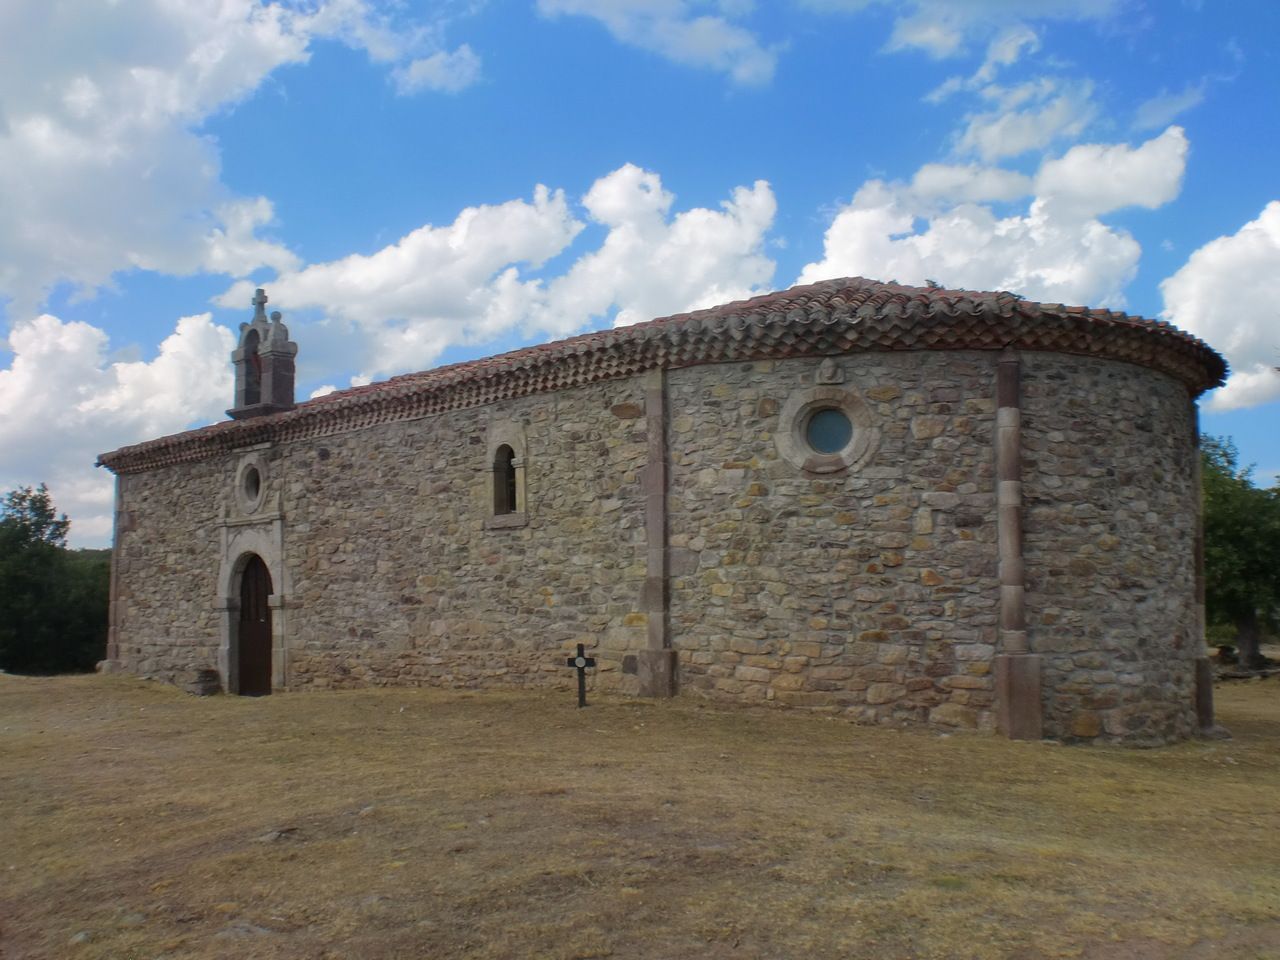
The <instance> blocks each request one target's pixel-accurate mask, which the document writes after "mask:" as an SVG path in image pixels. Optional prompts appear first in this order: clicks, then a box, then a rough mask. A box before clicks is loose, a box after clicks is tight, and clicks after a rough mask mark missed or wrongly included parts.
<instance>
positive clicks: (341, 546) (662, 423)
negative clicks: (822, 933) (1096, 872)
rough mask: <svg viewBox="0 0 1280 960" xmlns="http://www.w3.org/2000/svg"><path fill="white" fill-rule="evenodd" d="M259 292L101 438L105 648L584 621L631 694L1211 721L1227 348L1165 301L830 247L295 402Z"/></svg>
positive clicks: (403, 677) (568, 631) (410, 662)
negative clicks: (158, 398) (917, 266)
mask: <svg viewBox="0 0 1280 960" xmlns="http://www.w3.org/2000/svg"><path fill="white" fill-rule="evenodd" d="M266 301H267V297H266V296H265V294H264V293H263V292H262V291H259V292H258V294H257V295H255V297H254V300H253V307H254V315H253V319H252V320H251V321H250V322H247V323H245V324H242V325H241V339H240V343H239V345H238V346H237V348H236V351H235V353H234V354H233V355H232V362H233V364H234V365H235V369H236V394H235V397H234V398H231V399H232V400H233V406H232V408H231V409H230V410H229V411H228V413H229V415H230V419H228V420H226V421H223V422H220V423H217V424H214V425H212V426H209V427H204V428H201V429H198V430H192V431H189V432H187V433H183V434H178V435H176V436H172V437H163V438H159V439H156V440H152V441H148V442H145V443H141V444H138V445H135V446H132V447H125V448H122V449H120V450H116V451H114V452H111V453H107V454H103V455H102V457H101V458H100V460H99V462H100V463H101V464H102V465H104V466H107V467H108V468H109V469H111V470H112V471H113V472H114V473H115V474H116V475H117V485H116V528H115V546H114V554H113V569H112V604H111V634H110V639H109V644H108V653H107V659H106V661H104V664H103V667H104V669H110V670H121V671H127V672H130V673H134V674H139V675H143V676H151V677H157V678H161V679H165V680H168V681H171V682H179V683H182V682H192V681H193V678H196V677H199V678H200V683H201V684H202V685H203V687H204V688H209V687H211V686H217V685H218V684H220V685H221V686H222V688H223V689H226V690H227V691H228V692H232V693H265V692H269V691H283V690H304V689H315V688H336V687H355V686H366V685H413V686H418V685H422V686H427V685H430V686H443V687H475V688H484V687H508V688H510V687H526V686H529V687H532V686H537V687H548V686H550V687H560V688H566V689H567V688H569V687H571V686H572V685H573V684H574V683H575V682H576V681H575V678H574V677H573V676H572V672H571V671H569V670H567V669H565V667H564V664H565V656H566V653H572V651H573V650H574V649H575V647H576V644H579V643H581V644H583V645H584V646H585V647H586V649H587V650H588V651H589V653H590V654H591V655H592V656H594V657H595V658H596V664H597V666H596V668H595V674H594V677H593V681H592V682H593V683H594V687H595V689H596V690H599V691H611V692H617V693H622V694H630V695H639V696H673V695H681V696H690V695H692V696H703V697H709V698H713V699H716V700H722V701H737V702H746V703H767V704H774V705H782V706H789V707H796V708H806V709H810V710H815V711H822V712H827V713H833V714H840V715H844V716H847V717H850V718H852V719H855V720H858V721H863V722H870V723H901V722H916V723H927V724H932V725H936V726H939V727H946V728H972V729H978V730H989V731H993V732H998V733H1001V734H1003V735H1005V736H1009V737H1013V738H1018V739H1038V738H1040V737H1049V738H1055V739H1060V740H1080V741H1089V740H1114V741H1121V742H1131V743H1142V744H1148V743H1167V742H1171V741H1175V740H1179V739H1182V738H1186V737H1189V736H1192V735H1195V734H1196V733H1197V732H1198V731H1200V730H1201V729H1204V728H1205V726H1206V724H1207V725H1209V726H1211V725H1212V693H1211V688H1208V686H1207V684H1208V680H1207V678H1208V676H1209V674H1208V672H1207V671H1205V670H1204V669H1203V663H1204V661H1203V658H1204V656H1205V645H1204V610H1203V577H1202V571H1201V570H1200V562H1201V561H1200V557H1201V554H1202V550H1201V544H1200V538H1201V534H1200V519H1199V511H1200V498H1199V476H1198V470H1199V457H1198V451H1197V445H1198V442H1197V421H1196V406H1195V398H1196V397H1197V396H1198V395H1199V394H1200V393H1202V392H1203V391H1204V390H1206V389H1209V388H1211V387H1213V386H1216V385H1218V384H1220V383H1221V382H1222V381H1223V378H1224V377H1225V374H1226V367H1225V364H1224V363H1223V361H1222V359H1221V357H1219V356H1218V354H1216V353H1215V352H1214V351H1213V350H1211V349H1210V348H1209V347H1207V346H1206V345H1205V344H1203V343H1201V342H1200V341H1198V340H1196V339H1195V338H1193V337H1191V336H1189V335H1187V334H1184V333H1182V332H1180V331H1178V330H1176V329H1174V328H1172V327H1170V326H1169V325H1168V324H1164V323H1159V322H1156V321H1150V320H1144V319H1142V318H1139V317H1131V316H1127V315H1125V314H1122V313H1117V312H1114V311H1108V310H1091V309H1086V308H1082V307H1064V306H1062V305H1057V304H1037V303H1030V302H1028V301H1025V300H1022V299H1021V298H1019V297H1016V296H1014V295H1011V294H1007V293H979V292H973V291H964V290H945V289H937V288H927V289H926V288H914V287H906V286H900V285H897V284H885V283H877V282H874V281H870V280H864V279H861V278H852V279H841V280H831V281H825V282H822V283H817V284H810V285H807V286H801V287H794V288H792V289H789V290H785V291H781V292H778V293H772V294H767V295H765V296H761V297H756V298H754V299H751V300H745V301H739V302H736V303H730V304H725V305H723V306H720V307H715V308H712V309H709V310H701V311H696V312H693V313H688V314H681V315H678V316H673V317H665V318H661V319H658V320H653V321H650V322H649V323H644V324H638V325H636V326H633V327H627V328H620V329H615V330H607V331H600V332H596V333H589V334H585V335H582V336H579V337H574V338H572V339H569V340H564V341H559V342H556V343H550V344H544V345H540V346H535V347H530V348H526V349H522V350H517V351H515V352H512V353H508V354H504V355H501V356H497V357H491V358H486V359H483V360H477V361H471V362H466V363H461V364H455V365H452V366H447V367H440V368H437V369H435V370H429V371H425V372H423V373H416V374H409V375H405V376H401V377H395V378H393V379H391V380H388V381H386V382H383V383H377V384H370V385H368V386H363V387H356V388H352V389H350V390H345V391H339V392H337V393H332V394H329V395H327V396H324V397H320V398H318V399H315V400H310V401H307V402H304V403H300V404H297V403H295V402H294V398H293V382H294V358H295V355H296V353H297V349H298V347H297V345H296V344H294V343H293V341H292V340H290V337H289V332H288V329H287V328H286V327H285V325H284V323H283V321H282V318H281V315H280V314H279V313H273V314H271V316H270V317H268V316H267V314H266V312H265V309H264V307H265V304H266ZM211 671H216V673H214V672H211Z"/></svg>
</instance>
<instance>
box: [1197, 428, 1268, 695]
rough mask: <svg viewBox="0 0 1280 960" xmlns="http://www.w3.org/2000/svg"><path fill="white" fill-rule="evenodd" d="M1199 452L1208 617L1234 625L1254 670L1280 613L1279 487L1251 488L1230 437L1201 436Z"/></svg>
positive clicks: (1247, 663) (1242, 659)
mask: <svg viewBox="0 0 1280 960" xmlns="http://www.w3.org/2000/svg"><path fill="white" fill-rule="evenodd" d="M1200 451H1201V459H1202V487H1203V494H1204V566H1205V602H1206V606H1207V614H1208V619H1209V622H1210V623H1222V624H1229V625H1231V626H1232V627H1234V629H1235V631H1236V648H1237V650H1238V651H1239V655H1240V663H1241V664H1242V665H1243V666H1245V667H1247V668H1249V669H1253V670H1256V669H1258V668H1260V667H1262V666H1264V664H1265V660H1264V659H1263V657H1262V653H1261V651H1260V650H1259V644H1260V643H1261V639H1262V630H1263V628H1264V627H1265V628H1267V629H1275V628H1276V626H1277V618H1278V616H1280V489H1277V488H1274V487H1273V488H1272V489H1270V490H1263V489H1259V488H1258V487H1255V486H1254V484H1253V478H1252V475H1251V474H1252V468H1251V467H1244V468H1241V467H1240V463H1239V454H1238V453H1237V452H1236V448H1235V445H1234V444H1233V443H1232V442H1231V441H1230V440H1229V439H1225V440H1224V439H1220V438H1217V437H1205V438H1204V439H1203V441H1202V443H1201V448H1200Z"/></svg>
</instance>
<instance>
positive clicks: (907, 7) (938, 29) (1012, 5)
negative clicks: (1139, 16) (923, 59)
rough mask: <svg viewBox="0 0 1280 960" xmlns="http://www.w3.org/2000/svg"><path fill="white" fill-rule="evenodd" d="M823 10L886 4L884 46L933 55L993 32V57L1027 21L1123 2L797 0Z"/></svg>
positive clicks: (1076, 16)
mask: <svg viewBox="0 0 1280 960" xmlns="http://www.w3.org/2000/svg"><path fill="white" fill-rule="evenodd" d="M800 2H801V4H802V5H803V6H806V7H809V8H810V9H813V10H819V11H824V12H831V13H835V12H842V13H855V12H859V11H862V10H865V9H867V8H870V7H877V6H883V7H890V8H891V9H893V11H894V12H895V14H896V19H895V20H894V24H893V33H892V36H891V37H890V39H889V48H890V49H891V50H895V49H917V50H923V51H924V52H925V53H928V54H929V55H930V56H933V57H949V56H953V55H956V54H959V53H961V52H963V51H964V50H965V49H967V48H968V46H969V45H970V44H971V43H972V42H973V41H975V40H985V39H987V38H989V37H991V36H992V35H993V34H995V35H997V39H1000V38H1003V39H1004V41H1005V46H1004V47H1003V48H1002V49H998V50H996V51H995V52H996V54H997V55H1004V56H1013V57H1014V58H1016V56H1017V54H1016V53H1011V52H1010V44H1011V43H1012V42H1013V41H1011V37H1012V36H1013V35H1014V34H1015V33H1016V32H1017V31H1018V29H1019V28H1020V27H1022V26H1024V25H1025V24H1026V23H1027V22H1042V21H1046V20H1105V19H1106V18H1108V17H1110V16H1111V15H1113V14H1114V13H1115V12H1116V11H1118V10H1119V9H1120V8H1121V6H1123V3H1124V0H1035V2H1032V3H1028V2H1027V0H800Z"/></svg>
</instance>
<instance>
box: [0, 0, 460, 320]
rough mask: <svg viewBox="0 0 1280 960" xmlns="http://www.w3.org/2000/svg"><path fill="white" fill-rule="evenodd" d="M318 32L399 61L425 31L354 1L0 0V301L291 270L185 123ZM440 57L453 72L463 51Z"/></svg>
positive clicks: (206, 142) (228, 101)
mask: <svg viewBox="0 0 1280 960" xmlns="http://www.w3.org/2000/svg"><path fill="white" fill-rule="evenodd" d="M323 38H329V39H335V40H339V41H341V42H344V43H347V44H349V45H351V46H355V47H359V48H362V49H366V50H368V52H369V54H370V56H371V57H373V58H374V59H376V60H383V59H385V60H389V61H391V62H398V61H399V60H404V59H408V58H409V57H411V56H415V55H416V54H417V51H418V48H419V47H420V46H421V45H422V44H425V43H429V42H431V33H430V31H428V30H425V28H423V29H414V28H412V27H405V26H404V25H402V24H392V23H390V22H389V21H388V20H387V19H386V17H384V16H382V15H381V14H378V13H377V12H376V11H375V10H374V8H373V7H372V5H371V4H370V3H367V2H365V0H316V2H315V3H309V4H306V5H294V4H284V3H263V2H259V0H220V2H218V3H178V2H172V0H131V2H128V3H74V4H62V3H47V2H44V0H16V2H9V3H4V4H0V90H3V91H4V97H3V117H0V210H3V211H4V215H3V216H0V300H3V298H8V299H9V300H10V301H11V302H10V304H9V307H8V311H7V312H8V314H9V316H10V318H23V317H30V316H32V315H34V313H35V312H36V311H37V310H38V308H39V306H40V304H41V303H42V301H43V299H44V296H45V294H46V293H47V291H48V290H49V289H50V288H52V287H53V286H54V285H55V284H56V283H59V282H68V283H70V284H71V285H72V286H74V287H76V288H79V289H80V290H82V291H92V290H93V289H95V288H98V287H100V286H102V285H104V284H108V283H109V282H110V279H111V276H112V274H114V273H116V272H117V271H121V270H128V269H131V268H141V269H146V270H154V271H159V272H164V273H169V274H177V275H186V274H191V273H194V272H198V271H206V272H214V273H230V274H231V275H233V276H242V275H244V274H246V273H248V272H249V271H251V270H253V269H256V268H257V267H260V266H264V265H266V266H273V267H275V268H276V269H287V268H289V267H290V266H291V265H292V264H293V262H294V261H293V254H292V253H291V252H290V251H289V250H288V249H286V248H285V247H284V246H282V245H280V244H279V243H276V242H273V241H271V240H270V239H269V238H266V237H264V236H263V234H262V228H263V227H265V226H266V225H267V224H268V223H269V222H270V220H271V205H270V202H269V201H268V200H267V199H266V198H261V197H238V196H236V195H235V194H234V192H233V191H231V190H230V189H229V188H228V187H227V186H226V185H225V184H223V183H222V180H221V168H220V156H219V152H218V147H217V144H216V143H215V142H214V141H213V140H212V139H211V138H209V137H208V136H206V135H204V134H202V133H200V132H198V128H199V125H200V123H201V122H202V121H203V120H205V119H206V118H208V117H209V116H211V115H212V114H214V113H215V112H216V111H218V110H222V109H226V108H227V107H229V106H231V105H234V104H236V103H238V102H239V101H241V100H242V99H244V98H245V97H247V96H249V95H250V94H252V93H253V92H254V91H255V90H256V89H257V88H258V87H259V86H260V85H261V84H262V82H263V81H264V80H265V79H266V78H267V77H268V76H269V75H270V74H271V73H273V72H274V71H276V70H277V69H279V68H281V67H283V66H287V65H290V64H301V63H304V62H305V61H306V60H307V59H308V57H309V56H310V50H311V48H312V46H313V44H314V42H315V41H317V40H319V39H323ZM463 50H465V51H466V53H463ZM448 56H449V57H452V58H453V60H452V61H450V63H451V65H452V67H453V68H454V69H453V72H452V74H450V75H451V76H455V75H458V74H460V73H463V74H464V73H465V72H466V67H467V63H468V57H469V56H471V57H473V56H474V55H472V54H470V51H469V48H465V47H464V48H460V49H459V50H458V51H455V52H454V53H453V54H450V55H448ZM428 60H429V58H428ZM407 69H408V70H409V71H410V74H411V75H412V74H413V71H414V67H413V66H410V67H408V68H407ZM445 72H448V71H445ZM445 72H442V73H441V74H440V78H438V79H439V82H440V83H441V84H446V86H447V81H446V79H445V78H444V73H445ZM429 73H430V71H428V74H429ZM428 80H429V77H427V78H424V79H422V81H421V84H420V85H421V86H424V87H425V86H431V85H432V84H431V83H430V82H428Z"/></svg>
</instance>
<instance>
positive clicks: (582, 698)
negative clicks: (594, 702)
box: [565, 644, 596, 708]
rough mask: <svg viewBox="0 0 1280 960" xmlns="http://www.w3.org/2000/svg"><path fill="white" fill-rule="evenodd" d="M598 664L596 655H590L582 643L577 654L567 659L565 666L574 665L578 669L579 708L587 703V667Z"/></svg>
mask: <svg viewBox="0 0 1280 960" xmlns="http://www.w3.org/2000/svg"><path fill="white" fill-rule="evenodd" d="M595 665H596V658H595V657H588V656H587V652H586V650H585V649H584V648H583V645H582V644H578V654H577V656H573V657H570V658H569V659H568V660H566V661H565V666H567V667H573V668H574V669H575V670H577V671H578V706H579V708H581V707H585V706H586V705H587V667H594V666H595Z"/></svg>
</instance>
